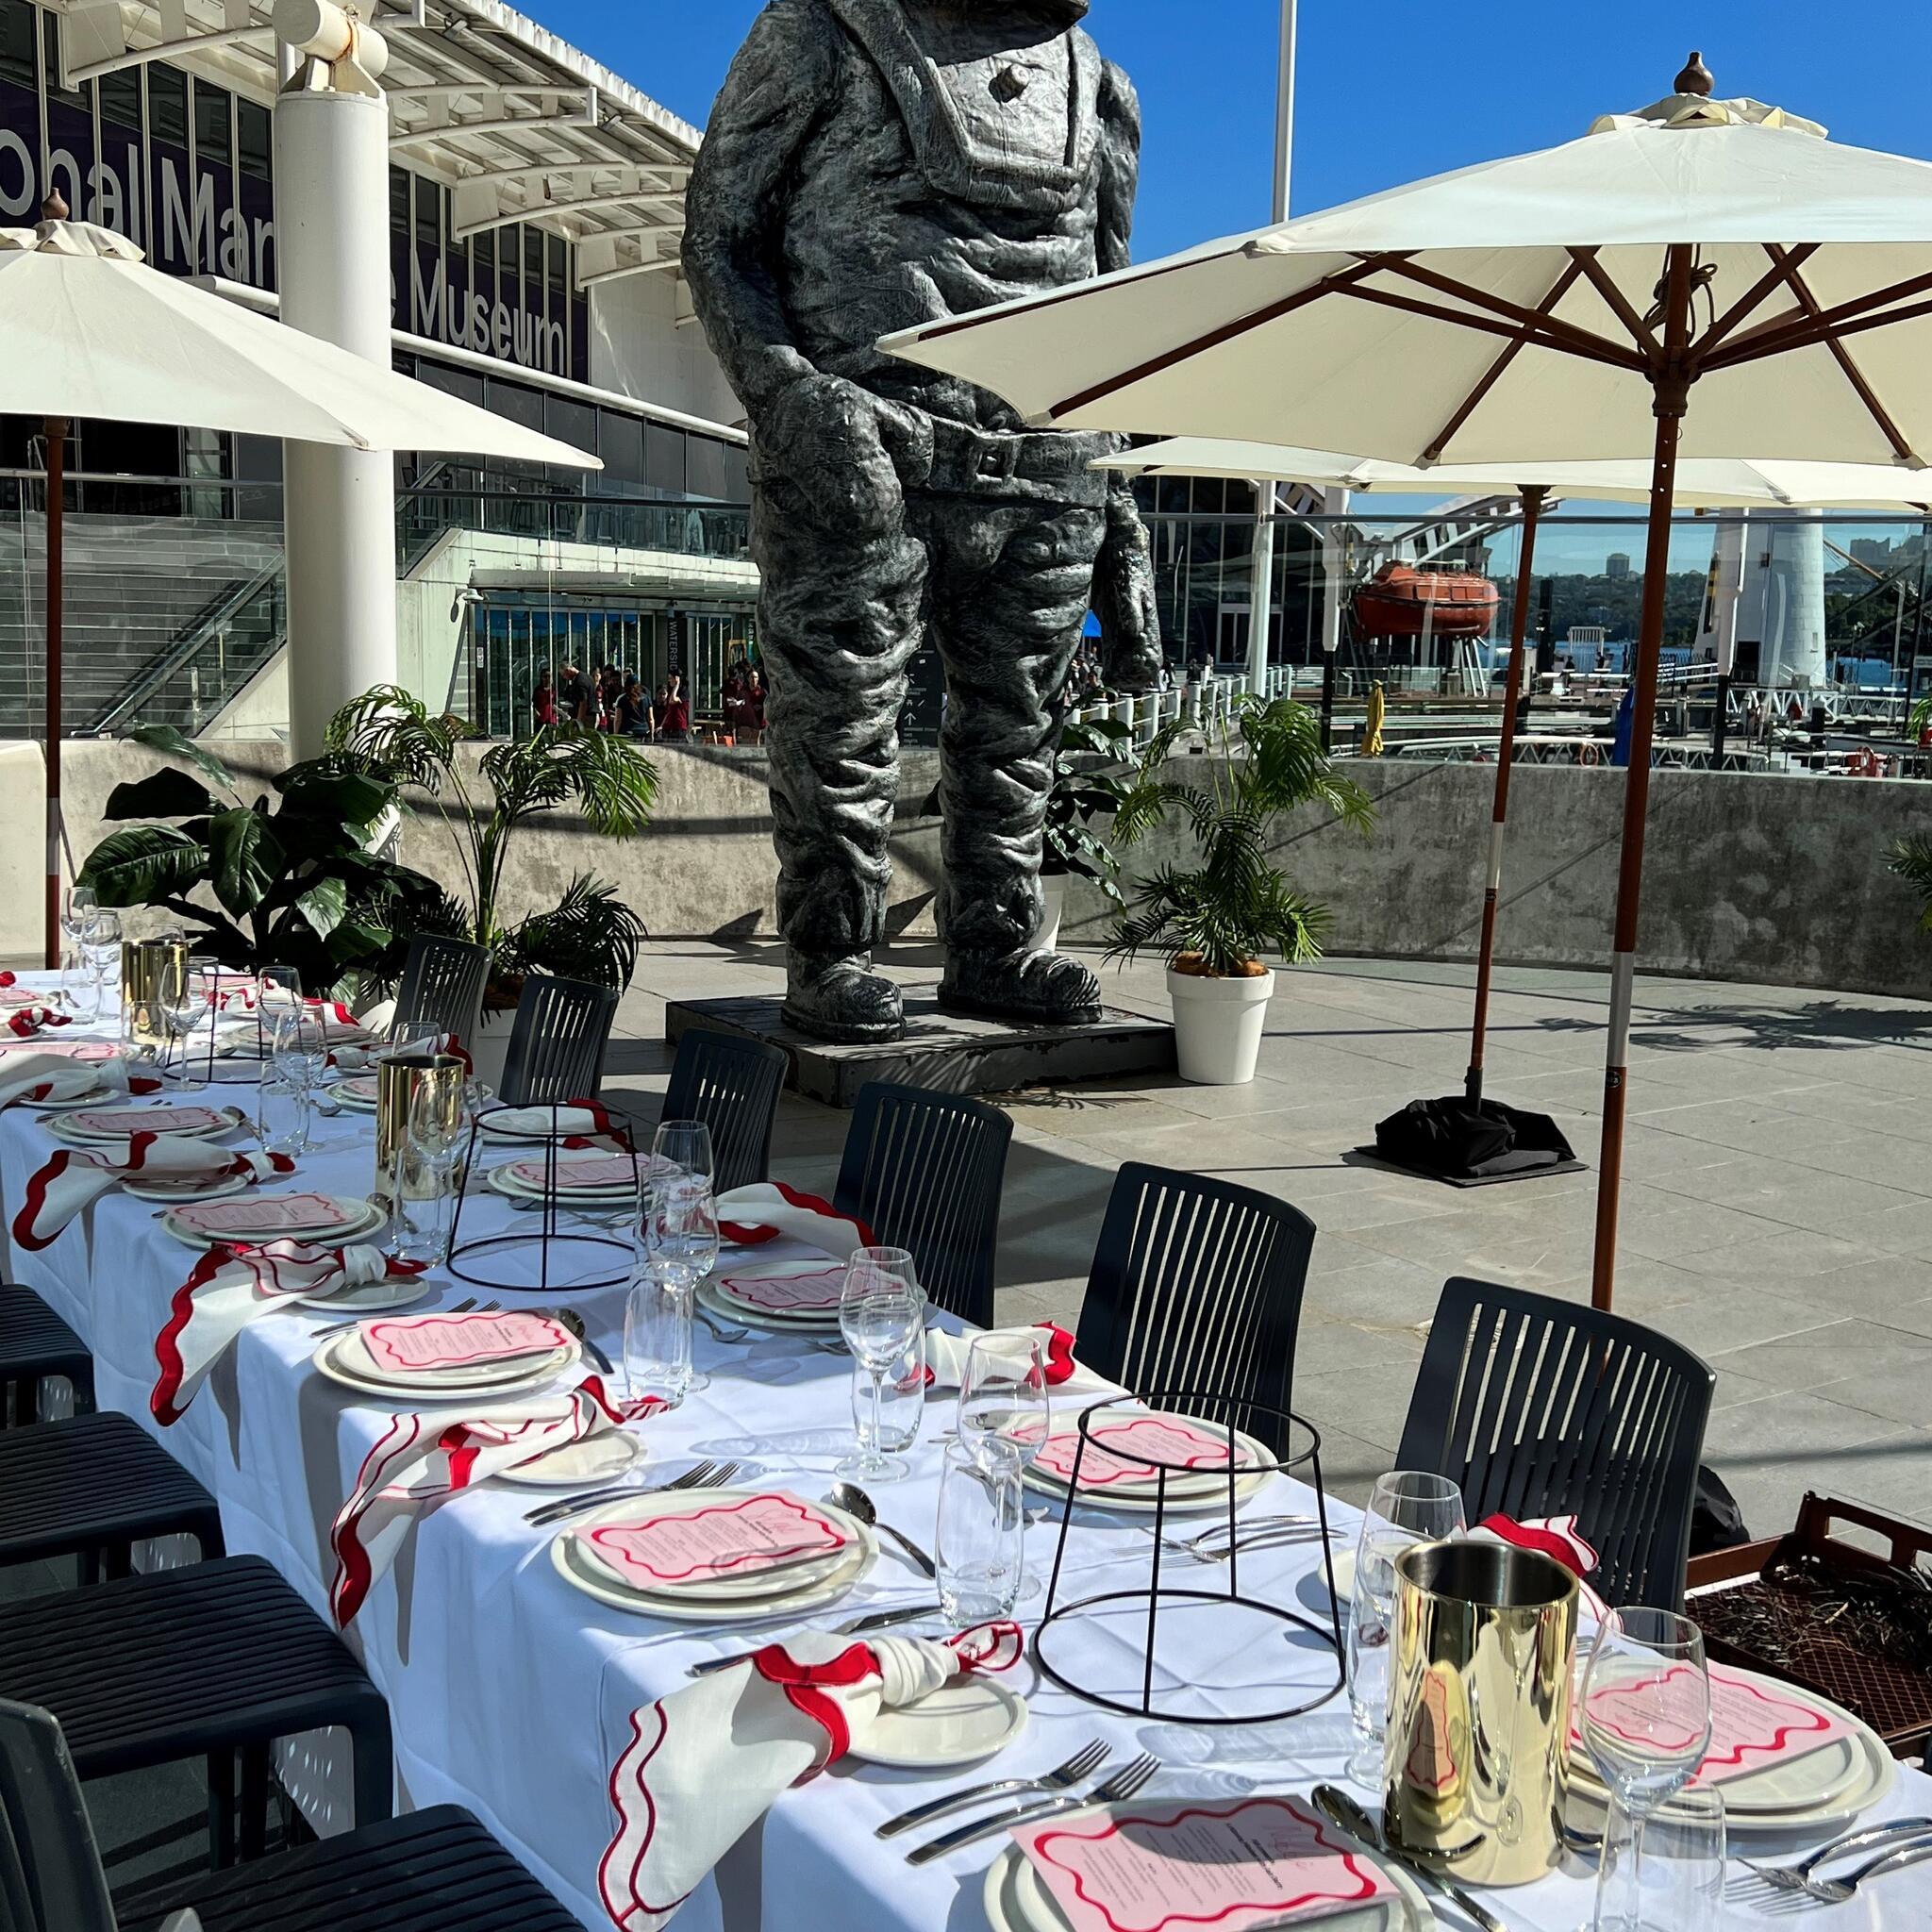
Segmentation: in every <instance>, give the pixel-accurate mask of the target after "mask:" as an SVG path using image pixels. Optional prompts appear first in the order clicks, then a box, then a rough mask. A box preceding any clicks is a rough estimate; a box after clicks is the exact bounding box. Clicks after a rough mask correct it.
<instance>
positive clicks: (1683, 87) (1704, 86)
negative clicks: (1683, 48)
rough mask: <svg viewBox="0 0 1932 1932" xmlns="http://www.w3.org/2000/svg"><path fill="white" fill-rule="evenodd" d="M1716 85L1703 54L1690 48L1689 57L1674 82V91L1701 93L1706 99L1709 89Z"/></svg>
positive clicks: (1708, 96)
mask: <svg viewBox="0 0 1932 1932" xmlns="http://www.w3.org/2000/svg"><path fill="white" fill-rule="evenodd" d="M1716 85H1717V82H1716V81H1715V80H1714V79H1713V78H1712V76H1711V72H1710V69H1709V68H1707V66H1706V65H1705V64H1704V56H1703V55H1702V54H1700V53H1699V52H1698V51H1697V50H1696V48H1694V47H1693V48H1692V49H1691V58H1690V59H1689V60H1688V61H1686V62H1685V64H1684V71H1683V73H1681V74H1680V75H1678V76H1677V78H1676V80H1675V82H1674V92H1677V93H1680V94H1702V95H1703V96H1704V97H1705V98H1706V99H1707V100H1708V99H1709V98H1710V91H1711V89H1712V88H1714V87H1715V86H1716Z"/></svg>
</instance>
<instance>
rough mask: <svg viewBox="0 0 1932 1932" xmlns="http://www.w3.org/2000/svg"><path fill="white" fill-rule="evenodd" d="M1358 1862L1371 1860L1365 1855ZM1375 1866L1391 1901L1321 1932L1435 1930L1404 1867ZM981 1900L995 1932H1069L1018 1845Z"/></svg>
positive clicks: (1002, 1859)
mask: <svg viewBox="0 0 1932 1932" xmlns="http://www.w3.org/2000/svg"><path fill="white" fill-rule="evenodd" d="M1091 1815H1092V1814H1091V1812H1081V1811H1075V1812H1071V1813H1068V1814H1067V1816H1068V1817H1070V1818H1086V1817H1091ZM1357 1856H1359V1857H1365V1858H1366V1857H1371V1855H1370V1854H1369V1853H1366V1852H1363V1853H1360V1854H1358V1855H1357ZM1373 1862H1374V1865H1375V1868H1376V1869H1377V1870H1378V1871H1379V1872H1380V1873H1381V1874H1382V1875H1383V1876H1384V1877H1385V1878H1387V1879H1388V1880H1389V1882H1390V1883H1391V1885H1393V1886H1394V1888H1395V1893H1396V1895H1395V1896H1394V1897H1393V1898H1388V1899H1380V1900H1378V1901H1377V1902H1376V1903H1375V1904H1374V1905H1372V1906H1364V1907H1360V1908H1359V1909H1357V1910H1356V1911H1351V1912H1335V1913H1332V1914H1330V1915H1329V1916H1328V1917H1327V1918H1324V1919H1315V1920H1311V1921H1310V1922H1309V1923H1310V1924H1314V1925H1319V1926H1321V1927H1322V1928H1323V1932H1429V1928H1430V1927H1432V1926H1433V1925H1434V1924H1436V1915H1435V1912H1434V1910H1433V1909H1432V1908H1431V1907H1430V1905H1429V1902H1428V1900H1427V1899H1426V1898H1425V1897H1424V1895H1423V1890H1422V1888H1421V1887H1420V1886H1419V1885H1418V1884H1417V1883H1416V1882H1415V1880H1414V1879H1413V1878H1411V1877H1410V1876H1409V1875H1408V1874H1407V1873H1406V1872H1405V1871H1403V1870H1402V1869H1401V1867H1400V1866H1397V1865H1385V1864H1383V1863H1382V1861H1381V1860H1380V1859H1379V1858H1376V1859H1373ZM981 1897H982V1900H983V1902H984V1904H985V1907H986V1916H987V1919H988V1920H989V1922H990V1923H991V1926H992V1932H1069V1927H1068V1924H1067V1916H1066V1914H1065V1913H1064V1912H1062V1911H1061V1910H1060V1908H1059V1907H1058V1905H1056V1904H1055V1903H1054V1900H1053V1896H1052V1894H1051V1893H1050V1892H1048V1890H1046V1888H1045V1887H1044V1886H1043V1885H1041V1882H1040V1878H1039V1875H1038V1874H1036V1873H1035V1871H1034V1869H1033V1866H1032V1864H1031V1863H1030V1861H1029V1860H1028V1859H1027V1857H1026V1854H1025V1853H1024V1852H1023V1851H1022V1850H1021V1849H1020V1847H1019V1846H1018V1845H1016V1844H1008V1846H1007V1848H1006V1850H1005V1851H1003V1852H1002V1853H1001V1854H1000V1855H999V1857H997V1858H995V1859H994V1860H993V1861H992V1867H991V1870H990V1871H989V1872H988V1873H987V1874H986V1888H985V1890H984V1891H983V1893H982V1894H981ZM1186 1904H1187V1901H1185V1900H1177V1901H1176V1902H1175V1910H1176V1911H1177V1912H1180V1911H1183V1910H1184V1909H1185V1907H1186ZM1178 1923H1183V1924H1184V1923H1186V1921H1185V1920H1181V1921H1179V1922H1178Z"/></svg>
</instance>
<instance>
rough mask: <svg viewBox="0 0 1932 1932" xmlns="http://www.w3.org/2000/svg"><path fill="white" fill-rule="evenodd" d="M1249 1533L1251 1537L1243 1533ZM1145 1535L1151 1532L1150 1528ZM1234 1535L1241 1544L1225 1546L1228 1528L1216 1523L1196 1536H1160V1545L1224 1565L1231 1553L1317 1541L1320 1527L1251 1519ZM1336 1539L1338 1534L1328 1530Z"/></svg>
mask: <svg viewBox="0 0 1932 1932" xmlns="http://www.w3.org/2000/svg"><path fill="white" fill-rule="evenodd" d="M1247 1531H1252V1532H1253V1534H1252V1535H1246V1534H1243V1532H1247ZM1147 1533H1148V1535H1150V1536H1152V1535H1153V1534H1154V1532H1153V1531H1152V1530H1151V1529H1150V1530H1149V1531H1148V1532H1147ZM1235 1533H1236V1535H1237V1536H1238V1537H1240V1538H1241V1541H1240V1542H1239V1543H1238V1544H1236V1543H1227V1525H1226V1524H1221V1523H1217V1524H1215V1525H1214V1527H1213V1528H1212V1529H1204V1530H1203V1531H1202V1532H1201V1533H1200V1534H1199V1535H1198V1536H1190V1537H1175V1536H1163V1537H1162V1538H1161V1539H1160V1546H1161V1548H1162V1549H1164V1550H1173V1551H1174V1553H1175V1554H1176V1555H1178V1556H1183V1557H1193V1558H1194V1560H1195V1561H1196V1562H1200V1563H1224V1562H1226V1561H1227V1558H1228V1556H1229V1554H1230V1552H1231V1551H1233V1550H1235V1549H1240V1550H1242V1551H1247V1550H1258V1549H1267V1548H1270V1547H1272V1546H1274V1544H1277V1543H1299V1542H1308V1541H1320V1540H1321V1535H1322V1525H1321V1524H1319V1523H1317V1522H1316V1520H1315V1519H1314V1518H1313V1517H1312V1516H1253V1517H1249V1518H1248V1519H1246V1520H1245V1521H1244V1522H1241V1523H1238V1524H1236V1525H1235ZM1328 1533H1329V1535H1330V1536H1331V1537H1332V1536H1335V1535H1337V1534H1339V1532H1338V1531H1335V1530H1330V1531H1329V1532H1328ZM1216 1543H1227V1547H1226V1548H1224V1549H1216V1548H1215V1547H1214V1545H1215V1544H1216Z"/></svg>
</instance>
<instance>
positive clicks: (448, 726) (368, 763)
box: [328, 684, 468, 797]
mask: <svg viewBox="0 0 1932 1932" xmlns="http://www.w3.org/2000/svg"><path fill="white" fill-rule="evenodd" d="M467 729H468V727H467V726H466V725H464V724H463V723H462V721H461V720H460V719H457V718H433V717H431V716H430V714H429V708H428V707H427V706H426V705H425V704H423V703H422V702H421V701H420V700H419V699H418V698H416V697H415V696H414V695H413V694H412V693H410V692H409V691H405V690H403V688H402V687H401V686H400V685H394V684H379V685H376V686H375V688H374V689H373V690H371V691H364V692H363V693H362V695H361V696H360V697H358V698H355V699H352V700H351V701H350V702H349V703H348V704H346V705H344V706H343V707H342V708H341V710H340V711H338V712H337V713H336V714H335V716H334V717H333V718H331V719H330V720H329V726H328V748H329V750H330V751H331V752H335V753H339V754H341V756H343V757H345V758H348V759H349V760H350V761H351V762H352V763H353V764H354V765H355V766H356V767H357V768H358V769H359V770H362V771H366V772H369V773H371V774H373V775H375V776H378V777H383V778H387V779H388V780H389V781H390V782H391V784H396V785H413V786H415V787H416V788H417V789H418V790H419V791H427V792H428V793H429V794H430V795H431V796H432V797H434V796H435V795H436V794H437V793H439V792H440V791H441V790H442V788H443V785H444V784H445V782H447V780H448V778H449V776H450V774H451V768H452V766H453V765H454V763H455V760H456V755H457V743H458V740H459V739H460V738H461V737H462V736H463V735H464V734H465V733H466V731H467Z"/></svg>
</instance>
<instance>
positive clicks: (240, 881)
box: [208, 811, 288, 919]
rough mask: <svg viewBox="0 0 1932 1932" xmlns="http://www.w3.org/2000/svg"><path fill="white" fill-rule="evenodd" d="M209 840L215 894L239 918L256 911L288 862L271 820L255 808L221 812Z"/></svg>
mask: <svg viewBox="0 0 1932 1932" xmlns="http://www.w3.org/2000/svg"><path fill="white" fill-rule="evenodd" d="M287 863H288V860H287V858H286V857H285V856H284V854H283V852H282V846H281V841H279V840H278V839H277V838H276V837H275V833H274V832H273V831H272V830H271V829H270V827H269V822H268V821H267V820H266V819H265V818H263V817H261V816H260V815H259V814H258V813H256V812H252V811H224V812H217V813H216V814H215V815H214V817H213V818H211V819H210V820H209V821H208V869H209V872H210V874H211V876H212V882H213V885H214V889H215V897H216V898H217V899H219V900H220V901H221V902H222V904H223V905H224V906H225V907H226V908H227V909H228V910H229V911H230V912H232V913H233V914H234V915H235V917H236V918H238V919H240V918H242V916H243V915H244V914H245V913H249V912H253V911H254V910H255V908H257V907H258V906H259V905H260V904H261V902H262V900H263V898H264V897H265V896H266V895H267V893H268V890H269V888H270V887H271V886H272V885H274V884H275V879H276V878H277V876H278V875H279V874H281V872H282V870H283V868H284V867H285V866H286V865H287Z"/></svg>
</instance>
